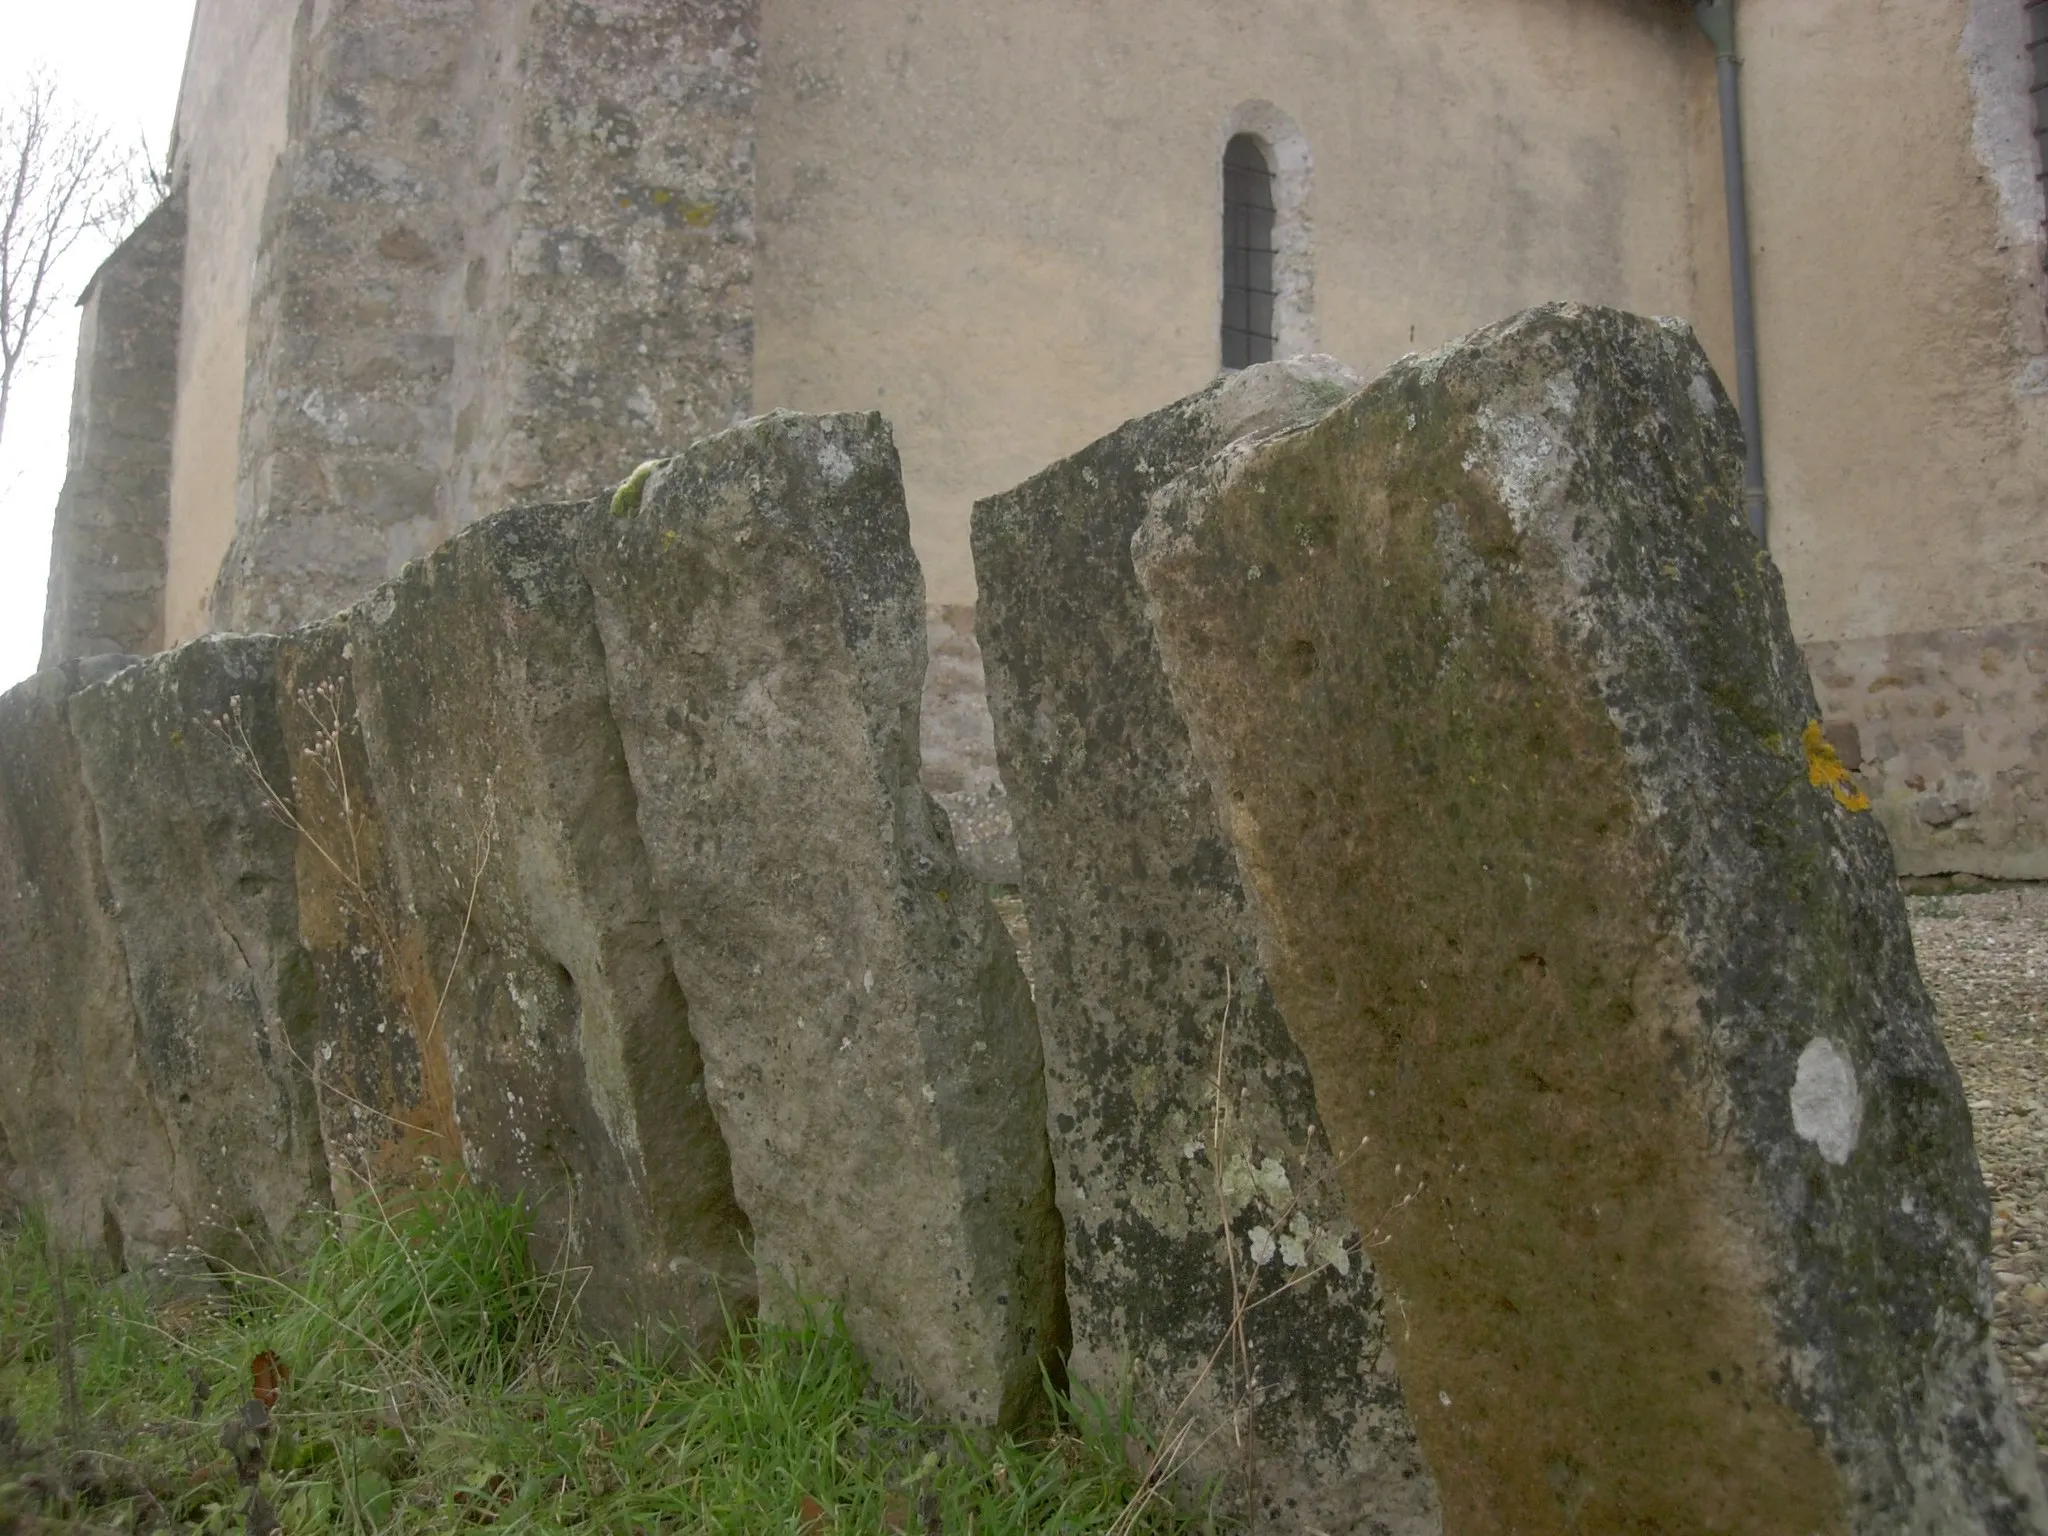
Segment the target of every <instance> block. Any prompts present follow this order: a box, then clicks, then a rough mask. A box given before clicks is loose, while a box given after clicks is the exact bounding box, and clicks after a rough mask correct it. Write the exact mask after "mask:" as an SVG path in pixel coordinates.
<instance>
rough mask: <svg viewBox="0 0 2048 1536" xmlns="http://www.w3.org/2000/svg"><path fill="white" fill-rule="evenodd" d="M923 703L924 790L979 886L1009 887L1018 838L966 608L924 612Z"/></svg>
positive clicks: (1017, 872) (1015, 872)
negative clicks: (983, 883)
mask: <svg viewBox="0 0 2048 1536" xmlns="http://www.w3.org/2000/svg"><path fill="white" fill-rule="evenodd" d="M925 646H926V651H927V654H928V658H929V659H928V660H927V662H926V665H925V673H924V702H923V704H922V706H921V707H920V709H919V711H918V722H919V725H918V728H919V732H920V735H921V737H922V740H921V743H920V751H921V757H922V760H923V763H924V787H925V788H926V789H928V790H930V791H931V796H932V799H934V800H936V801H937V802H938V804H939V809H941V810H943V811H944V812H945V813H946V820H947V821H948V822H949V823H950V824H951V826H952V829H953V843H954V846H956V847H957V848H958V849H959V850H960V857H961V858H962V859H963V860H964V861H965V862H966V864H967V867H968V869H969V870H971V871H972V872H973V873H974V875H975V877H976V878H977V879H981V880H986V881H988V882H989V883H990V884H992V885H1015V884H1016V883H1017V882H1018V881H1020V880H1021V879H1023V878H1024V876H1023V872H1022V870H1021V869H1020V868H1019V866H1018V863H1017V834H1016V831H1015V829H1013V828H1012V827H1011V825H1010V808H1009V803H1008V800H1007V798H1006V796H1005V793H1004V790H1003V780H1002V775H1001V774H1000V773H999V772H998V771H997V768H996V739H995V727H994V725H993V723H992V722H991V721H990V719H989V713H988V683H987V680H986V678H985V677H984V676H983V673H982V664H981V647H980V645H978V644H977V643H976V641H975V638H974V609H973V607H972V606H971V605H969V604H962V603H946V604H934V605H932V606H931V607H930V608H929V609H927V610H926V613H925Z"/></svg>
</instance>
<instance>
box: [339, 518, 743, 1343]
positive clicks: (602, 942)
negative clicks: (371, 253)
mask: <svg viewBox="0 0 2048 1536" xmlns="http://www.w3.org/2000/svg"><path fill="white" fill-rule="evenodd" d="M577 510H578V509H576V508H573V507H535V508H526V509H521V510H517V511H512V512H505V513H501V514H499V515H498V516H496V517H493V518H490V519H488V520H486V521H485V522H483V523H480V524H478V525H477V526H476V527H474V528H472V529H470V530H468V531H467V532H465V533H463V534H462V535H460V536H458V537H457V538H455V539H453V540H451V541H450V542H449V543H448V544H446V545H444V546H443V547H442V548H441V549H439V550H438V551H436V552H435V553H434V554H433V555H432V556H431V557H429V558H428V559H427V560H425V561H422V562H421V563H419V564H418V565H416V566H413V567H412V568H410V569H409V570H408V571H407V572H406V573H405V575H403V576H402V577H401V578H399V579H398V580H397V581H395V582H393V583H391V584H390V585H389V586H387V587H384V588H382V589H380V590H379V591H377V592H376V593H373V594H372V595H371V596H370V597H369V598H368V599H366V600H365V601H364V602H362V603H360V604H358V605H357V607H356V608H355V609H354V610H352V611H351V612H350V614H349V615H348V616H347V620H346V624H345V629H346V633H347V635H348V652H349V667H350V673H351V677H352V679H353V690H352V691H353V695H354V698H355V701H356V708H357V710H358V712H359V714H360V721H361V736H362V740H363V742H364V745H365V749H366V752H365V755H366V758H367V764H368V772H369V778H370V781H371V783H372V785H373V786H374V791H375V795H376V801H377V806H378V819H379V824H380V828H381V835H382V837H383V839H385V840H386V842H387V845H388V848H389V859H390V863H391V865H392V866H393V871H392V873H393V879H394V883H395V884H396V886H397V888H398V889H399V890H400V891H401V892H402V897H403V899H402V901H401V902H399V903H397V904H396V913H395V916H394V920H393V924H392V927H393V930H394V934H395V940H396V948H397V949H398V951H399V953H400V969H401V971H402V973H403V976H404V986H403V991H404V994H405V997H406V1012H407V1021H406V1022H407V1023H408V1024H409V1025H410V1031H409V1033H410V1034H411V1036H412V1037H414V1038H416V1039H418V1040H419V1041H420V1042H421V1050H420V1054H421V1055H423V1056H424V1055H426V1054H427V1053H428V1052H430V1051H431V1052H439V1053H444V1055H445V1060H446V1063H447V1066H446V1068H445V1070H446V1072H447V1074H448V1079H449V1089H448V1091H449V1093H450V1095H451V1096H452V1102H453V1105H454V1111H455V1119H456V1123H457V1126H458V1129H459V1133H460V1139H461V1147H462V1158H463V1162H464V1165H465V1166H466V1167H467V1169H468V1171H469V1173H470V1175H471V1176H472V1177H474V1178H476V1179H477V1180H479V1181H480V1182H482V1183H484V1184H486V1185H487V1186H489V1187H491V1188H493V1189H497V1190H500V1191H502V1192H504V1193H507V1194H510V1193H513V1192H515V1191H517V1192H523V1193H524V1194H525V1196H526V1198H527V1200H528V1202H529V1204H530V1206H531V1208H532V1209H533V1212H534V1220H535V1236H536V1240H537V1242H538V1244H539V1247H540V1249H541V1252H540V1255H539V1257H540V1258H541V1260H542V1262H543V1263H544V1264H546V1265H548V1266H550V1267H561V1268H565V1269H568V1270H572V1271H578V1272H580V1273H579V1274H578V1281H577V1283H578V1286H579V1289H580V1294H581V1305H582V1309H583V1312H584V1314H585V1316H586V1317H587V1318H588V1319H589V1320H590V1321H591V1322H592V1323H594V1324H595V1325H596V1326H598V1327H600V1328H601V1329H604V1330H605V1331H608V1332H612V1333H615V1334H624V1333H628V1332H631V1331H633V1330H635V1329H637V1328H642V1327H646V1326H649V1325H660V1324H666V1325H669V1326H673V1327H677V1328H680V1329H681V1330H682V1332H683V1335H684V1337H685V1339H686V1340H687V1341H688V1342H689V1343H691V1344H692V1345H695V1346H707V1345H711V1344H715V1343H718V1342H722V1341H723V1339H724V1336H725V1332H726V1324H725V1319H726V1317H727V1316H728V1315H729V1314H734V1313H744V1312H745V1311H747V1310H748V1309H749V1308H750V1307H751V1305H752V1296H753V1269H752V1265H751V1264H750V1262H749V1261H748V1258H747V1254H746V1251H745V1247H744V1243H745V1240H746V1237H747V1226H746V1220H745V1218H744V1217H743V1216H742V1215H741V1214H740V1211H739V1208H738V1206H737V1205H736V1204H735V1202H734V1198H733V1189H732V1176H731V1170H730V1166H729V1163H728V1160H727V1157H726V1152H725V1146H724V1143H723V1142H722V1141H721V1139H720V1136H719V1130H718V1126H717V1124H716V1122H715V1121H714V1119H713V1117H712V1112H711V1107H710V1105H709V1104H708V1103H707V1102H706V1099H705V1093H704V1080H703V1076H704V1075H703V1068H702V1064H701V1062H700V1060H699V1057H698V1052H697V1047H696V1044H695V1042H694V1041H693V1040H692V1038H691V1034H690V1018H689V1008H688V1006H687V1005H686V1002H685V998H684V994H683V992H682V990H681V988H679V987H678V985H677V983H676V979H675V977H674V975H673V974H671V972H670V969H669V965H668V957H667V952H666V950H665V948H664V945H663V942H662V936H661V925H660V920H659V918H658V917H657V915H656V911H655V905H654V889H653V880H652V874H651V872H650V870H649V868H648V862H647V856H646V853H645V851H644V850H643V849H642V847H641V843H640V834H639V830H638V828H637V826H636V823H635V798H634V793H633V786H632V783H631V781H630V779H629V778H628V776H627V770H626V759H625V755H624V752H623V749H622V747H621V744H620V740H619V732H618V729H617V727H616V726H615V725H614V724H613V722H612V717H611V710H610V705H609V702H608V699H607V696H606V682H605V659H604V653H603V650H602V648H601V647H600V645H599V641H598V633H597V625H596V619H595V615H594V613H593V610H592V604H591V594H590V589H589V588H588V587H587V586H586V585H585V584H584V581H583V577H582V576H581V575H580V574H579V573H578V571H577V568H576V560H575V554H574V536H573V529H574V522H575V517H576V514H577ZM590 515H597V513H596V509H590Z"/></svg>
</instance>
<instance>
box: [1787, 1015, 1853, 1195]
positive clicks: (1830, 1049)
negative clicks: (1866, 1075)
mask: <svg viewBox="0 0 2048 1536" xmlns="http://www.w3.org/2000/svg"><path fill="white" fill-rule="evenodd" d="M1792 1129H1793V1130H1795V1131H1797V1132H1798V1133H1799V1135H1800V1136H1801V1137H1802V1138H1803V1139H1804V1140H1806V1141H1810V1142H1812V1143H1813V1145H1814V1146H1815V1147H1816V1148H1817V1149H1818V1150H1819V1152H1820V1155H1821V1156H1822V1157H1824V1158H1826V1159H1827V1160H1828V1161H1829V1162H1831V1163H1833V1164H1834V1165H1835V1166H1836V1167H1838V1168H1839V1167H1841V1166H1842V1165H1843V1164H1844V1163H1846V1162H1848V1161H1849V1155H1850V1154H1851V1153H1852V1152H1854V1151H1855V1150H1856V1138H1857V1136H1858V1134H1859V1133H1860V1132H1861V1131H1862V1129H1863V1100H1862V1096H1861V1095H1860V1094H1859V1093H1858V1092H1857V1089H1856V1069H1855V1068H1854V1067H1853V1066H1851V1065H1850V1063H1849V1058H1848V1057H1847V1056H1846V1055H1844V1054H1843V1052H1842V1049H1841V1047H1840V1046H1838V1045H1836V1044H1835V1042H1834V1041H1832V1040H1829V1039H1827V1038H1826V1037H1825V1036H1822V1035H1815V1036H1814V1037H1813V1038H1812V1039H1811V1040H1809V1041H1807V1042H1806V1049H1805V1050H1803V1051H1801V1052H1800V1053H1799V1070H1798V1072H1797V1074H1796V1075H1795V1076H1794V1078H1793V1080H1792Z"/></svg>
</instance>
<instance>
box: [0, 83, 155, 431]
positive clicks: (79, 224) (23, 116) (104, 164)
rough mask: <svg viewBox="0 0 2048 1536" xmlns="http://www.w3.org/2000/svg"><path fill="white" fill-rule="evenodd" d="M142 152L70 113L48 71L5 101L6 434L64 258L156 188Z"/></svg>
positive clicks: (1, 414) (1, 188) (0, 127)
mask: <svg viewBox="0 0 2048 1536" xmlns="http://www.w3.org/2000/svg"><path fill="white" fill-rule="evenodd" d="M137 159H138V157H137V154H136V152H135V151H133V150H130V149H124V148H120V147H117V146H116V145H115V143H114V141H113V138H112V136H111V135H110V134H109V133H108V131H107V130H106V129H105V128H102V127H99V126H97V125H95V124H93V123H91V122H89V121H87V120H86V119H84V118H82V117H80V116H79V115H78V114H76V113H75V112H74V111H72V110H71V108H70V107H69V106H68V105H67V104H66V103H65V101H64V99H63V97H62V95H61V93H60V92H59V91H58V89H57V83H56V81H55V80H54V79H52V78H51V76H50V75H49V74H48V73H46V72H43V71H35V72H32V73H31V74H29V75H28V76H27V77H26V79H25V80H24V81H23V83H22V85H21V87H20V89H19V90H18V91H17V92H16V93H15V94H14V95H13V96H12V97H10V98H7V99H5V100H0V434H4V433H5V432H6V430H7V403H8V399H9V397H10V396H11V395H12V393H13V390H14V381H15V378H16V376H17V375H18V374H19V373H20V371H21V369H22V368H23V366H24V365H25V364H26V363H27V362H28V361H29V359H30V357H31V355H32V354H31V352H30V348H31V346H32V344H33V343H34V341H35V337H36V333H37V331H38V330H39V329H40V328H41V326H42V323H43V321H44V320H46V319H47V318H49V314H50V311H51V310H52V309H54V308H55V307H56V304H57V297H58V294H59V292H60V286H59V281H58V279H59V275H60V272H61V269H62V266H63V262H64V259H65V257H66V256H68V255H70V254H71V252H72V251H73V250H74V249H75V248H76V247H77V246H78V244H79V242H80V241H82V240H84V239H86V238H87V237H88V236H98V237H101V238H104V239H106V240H107V241H108V242H109V243H111V242H112V241H114V240H118V239H119V238H120V237H121V236H122V235H124V234H126V232H127V231H128V229H129V227H130V226H131V225H132V224H133V223H134V221H135V218H136V215H137V213H138V211H139V209H140V208H141V207H142V205H143V201H144V198H145V197H147V196H148V195H149V193H150V189H151V186H152V183H153V181H154V177H153V176H152V175H151V174H150V171H149V170H147V169H145V168H143V167H141V166H139V165H138V164H137Z"/></svg>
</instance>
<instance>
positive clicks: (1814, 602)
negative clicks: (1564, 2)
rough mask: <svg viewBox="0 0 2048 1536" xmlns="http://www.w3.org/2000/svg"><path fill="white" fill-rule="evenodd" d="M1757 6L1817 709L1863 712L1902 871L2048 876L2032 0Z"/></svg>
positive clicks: (1766, 258)
mask: <svg viewBox="0 0 2048 1536" xmlns="http://www.w3.org/2000/svg"><path fill="white" fill-rule="evenodd" d="M1741 17H1742V35H1741V52H1742V55H1743V59H1744V76H1743V100H1744V111H1745V115H1746V128H1747V143H1748V163H1749V178H1750V196H1751V202H1750V208H1751V220H1752V227H1753V234H1754V249H1755V261H1756V288H1757V322H1758V332H1759V339H1760V347H1759V358H1760V366H1761V370H1762V390H1763V397H1764V411H1763V416H1764V441H1765V450H1766V455H1767V467H1768V478H1769V488H1770V498H1771V519H1772V527H1771V548H1772V552H1773V554H1774V555H1775V556H1776V558H1777V561H1778V564H1779V567H1780V568H1781V570H1782V571H1783V572H1784V575H1785V584H1786V590H1787V595H1788V598H1789V600H1790V603H1791V608H1792V618H1793V623H1794V625H1795V627H1796V628H1797V629H1798V631H1799V634H1800V636H1801V638H1802V640H1804V641H1806V642H1808V655H1809V659H1810V660H1811V661H1812V662H1813V664H1814V681H1815V684H1816V687H1817V689H1818V691H1819V694H1820V699H1821V703H1822V706H1823V708H1824V710H1825V712H1826V713H1827V714H1828V716H1829V717H1830V719H1831V720H1832V721H1835V722H1838V723H1839V724H1841V725H1845V726H1853V727H1855V732H1854V735H1853V736H1849V735H1844V737H1843V739H1844V740H1845V741H1848V742H1851V743H1853V745H1854V747H1855V749H1856V751H1857V752H1858V753H1859V755H1860V758H1861V771H1862V774H1863V776H1864V779H1865V781H1866V783H1867V784H1868V785H1869V787H1870V788H1871V791H1872V793H1873V796H1874V798H1875V799H1876V801H1877V808H1878V812H1879V814H1880V815H1881V816H1883V817H1884V819H1885V823H1886V826H1887V829H1888V830H1889V831H1890V832H1891V835H1892V841H1893V846H1894V848H1895V850H1896V851H1897V853H1898V856H1899V862H1900V866H1901V868H1902V870H1904V871H1906V872H1909V873H1938V872H1954V871H1966V872H1973V873H1978V874H1985V875H1996V876H2023V877H2030V878H2044V877H2048V781H2044V776H2043V773H2042V767H2041V765H2042V762H2043V757H2044V754H2048V356H2044V345H2048V335H2044V325H2043V293H2042V285H2041V255H2042V249H2041V198H2040V192H2039V188H2038V186H2037V184H2036V182H2035V179H2034V178H2035V175H2036V173H2037V172H2038V170H2039V165H2038V162H2037V157H2036V152H2035V149H2034V145H2033V143H2032V140H2031V128H2032V118H2031V111H2030V107H2029V104H2028V101H2027V95H2026V92H2027V87H2028V84H2029V80H2030V70H2029V66H2028V62H2027V60H2026V57H2025V52H2024V40H2025V31H2024V25H2025V24H2024V20H2023V17H2022V14H2021V8H2020V4H2019V0H1751V3H1749V4H1746V5H1744V6H1743V7H1742V9H1741ZM1700 227H1701V229H1702V231H1703V232H1704V231H1705V220H1704V219H1703V220H1702V222H1701V225H1700ZM1712 235H1713V238H1719V234H1718V231H1713V232H1712ZM1710 243H1711V241H1710V240H1704V239H1703V246H1704V245H1706V244H1710Z"/></svg>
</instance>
